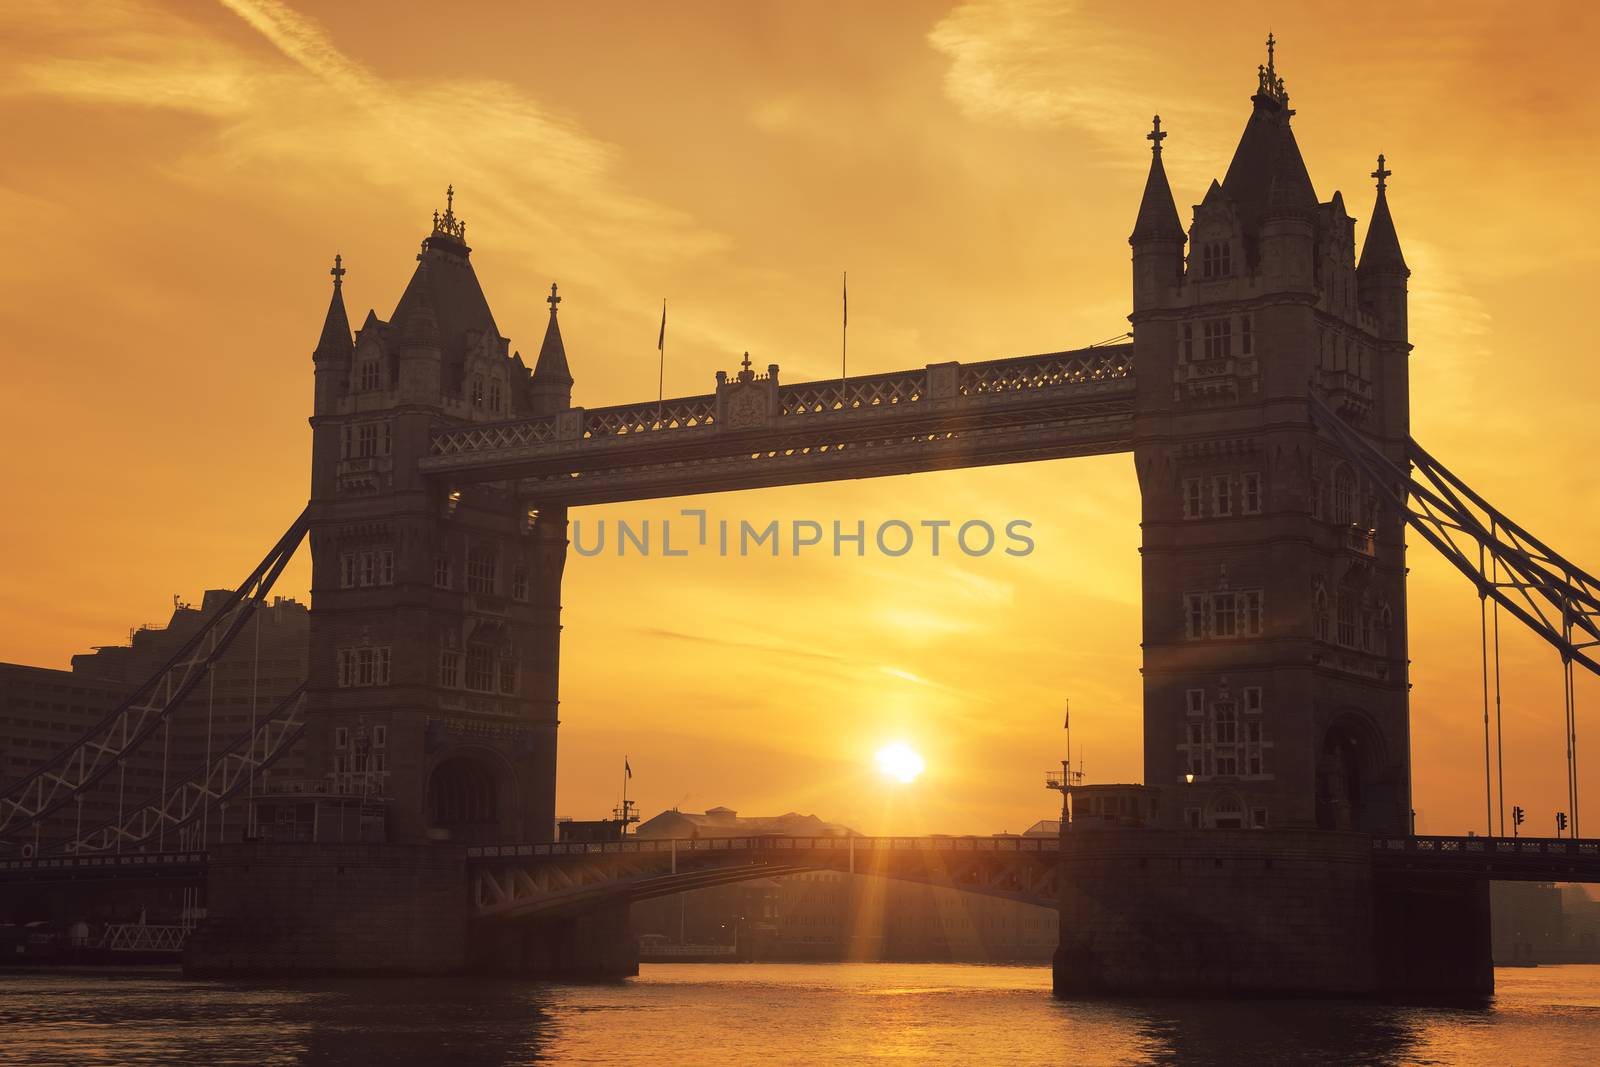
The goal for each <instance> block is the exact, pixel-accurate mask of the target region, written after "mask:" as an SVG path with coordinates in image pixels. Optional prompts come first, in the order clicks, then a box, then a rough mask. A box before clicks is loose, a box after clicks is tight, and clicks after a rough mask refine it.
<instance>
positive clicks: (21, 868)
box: [0, 851, 206, 877]
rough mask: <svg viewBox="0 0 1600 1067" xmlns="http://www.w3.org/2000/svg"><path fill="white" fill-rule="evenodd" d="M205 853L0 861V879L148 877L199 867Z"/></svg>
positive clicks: (125, 853) (55, 857)
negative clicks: (57, 874) (80, 875)
mask: <svg viewBox="0 0 1600 1067" xmlns="http://www.w3.org/2000/svg"><path fill="white" fill-rule="evenodd" d="M205 862H206V853H204V852H200V851H188V852H122V853H113V854H110V855H92V856H41V857H39V858H37V859H25V860H24V859H7V860H0V877H4V876H11V877H18V876H26V875H31V874H38V873H40V872H46V873H53V872H56V871H68V872H77V873H86V874H105V875H115V874H122V873H130V874H150V873H151V872H153V871H154V872H159V871H161V870H168V869H171V868H175V867H202V866H204V865H205Z"/></svg>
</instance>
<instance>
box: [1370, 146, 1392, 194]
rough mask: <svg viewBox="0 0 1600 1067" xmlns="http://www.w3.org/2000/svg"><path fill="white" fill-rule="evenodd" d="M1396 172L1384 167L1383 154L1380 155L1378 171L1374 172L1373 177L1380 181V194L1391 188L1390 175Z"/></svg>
mask: <svg viewBox="0 0 1600 1067" xmlns="http://www.w3.org/2000/svg"><path fill="white" fill-rule="evenodd" d="M1393 173H1394V171H1392V170H1388V169H1387V168H1385V167H1384V165H1383V153H1382V152H1379V153H1378V169H1377V170H1375V171H1373V172H1372V175H1371V176H1372V177H1374V178H1376V179H1378V192H1380V193H1381V192H1383V191H1384V190H1385V189H1387V188H1388V187H1389V175H1391V174H1393Z"/></svg>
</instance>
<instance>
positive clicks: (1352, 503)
mask: <svg viewBox="0 0 1600 1067" xmlns="http://www.w3.org/2000/svg"><path fill="white" fill-rule="evenodd" d="M1333 521H1334V522H1336V523H1339V524H1340V525H1341V526H1343V525H1348V524H1349V523H1352V522H1355V521H1356V479H1355V476H1354V475H1353V474H1351V473H1350V468H1349V467H1345V466H1340V468H1339V469H1338V470H1337V471H1335V472H1334V474H1333Z"/></svg>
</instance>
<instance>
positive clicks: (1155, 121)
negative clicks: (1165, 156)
mask: <svg viewBox="0 0 1600 1067" xmlns="http://www.w3.org/2000/svg"><path fill="white" fill-rule="evenodd" d="M1150 125H1151V129H1150V132H1149V133H1147V134H1145V135H1144V139H1145V140H1147V141H1149V142H1150V151H1152V152H1154V153H1155V154H1156V155H1158V156H1159V155H1160V154H1161V142H1162V141H1165V140H1166V139H1167V135H1166V134H1165V133H1162V132H1161V116H1160V115H1155V116H1153V117H1152V118H1151V119H1150Z"/></svg>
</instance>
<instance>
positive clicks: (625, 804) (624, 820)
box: [620, 752, 628, 837]
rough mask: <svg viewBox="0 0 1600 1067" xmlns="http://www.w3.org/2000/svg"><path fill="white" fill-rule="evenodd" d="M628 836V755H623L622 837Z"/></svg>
mask: <svg viewBox="0 0 1600 1067" xmlns="http://www.w3.org/2000/svg"><path fill="white" fill-rule="evenodd" d="M627 835H628V754H627V753H626V752H624V753H623V754H622V832H621V835H620V836H623V837H626V836H627Z"/></svg>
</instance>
